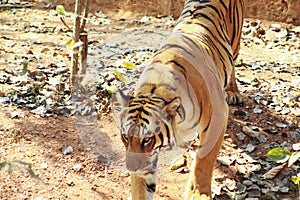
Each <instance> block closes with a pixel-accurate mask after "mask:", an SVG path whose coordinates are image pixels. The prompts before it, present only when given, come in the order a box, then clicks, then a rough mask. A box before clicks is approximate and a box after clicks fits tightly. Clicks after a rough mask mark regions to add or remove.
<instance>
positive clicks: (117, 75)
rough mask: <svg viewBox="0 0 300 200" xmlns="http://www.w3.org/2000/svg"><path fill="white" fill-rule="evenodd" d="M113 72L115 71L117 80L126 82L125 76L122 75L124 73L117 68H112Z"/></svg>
mask: <svg viewBox="0 0 300 200" xmlns="http://www.w3.org/2000/svg"><path fill="white" fill-rule="evenodd" d="M113 72H114V73H115V75H116V77H117V78H118V79H119V81H121V82H126V81H127V80H126V78H125V77H124V75H123V74H122V73H120V72H118V70H116V69H115V70H113Z"/></svg>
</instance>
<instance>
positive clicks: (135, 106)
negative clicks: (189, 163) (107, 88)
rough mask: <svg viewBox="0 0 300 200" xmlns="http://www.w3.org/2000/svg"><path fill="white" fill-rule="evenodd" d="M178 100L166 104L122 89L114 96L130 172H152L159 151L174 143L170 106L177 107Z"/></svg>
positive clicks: (153, 171) (141, 174)
mask: <svg viewBox="0 0 300 200" xmlns="http://www.w3.org/2000/svg"><path fill="white" fill-rule="evenodd" d="M120 98H121V99H120ZM179 104H180V102H179V100H178V99H176V100H173V101H171V102H168V103H167V104H166V102H165V101H164V100H162V99H161V98H158V97H149V96H147V97H145V96H138V97H129V96H125V95H124V94H122V93H121V94H116V95H115V96H114V97H113V106H114V111H115V114H116V118H117V122H118V123H119V126H120V128H121V139H122V142H123V143H124V146H125V148H126V167H127V169H128V170H129V171H130V172H131V173H136V174H138V175H140V176H148V175H153V174H154V173H155V171H156V168H157V161H158V153H159V151H160V150H161V149H164V148H171V147H172V146H174V145H175V142H176V139H175V138H174V137H172V136H173V135H174V134H173V131H174V130H173V129H172V119H173V117H172V113H175V111H173V112H171V110H174V109H175V110H176V109H177V107H178V106H179Z"/></svg>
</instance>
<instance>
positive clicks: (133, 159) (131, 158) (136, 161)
mask: <svg viewBox="0 0 300 200" xmlns="http://www.w3.org/2000/svg"><path fill="white" fill-rule="evenodd" d="M126 167H127V169H128V170H129V171H131V172H136V171H137V170H139V169H140V168H141V159H140V158H139V156H137V155H130V154H127V155H126Z"/></svg>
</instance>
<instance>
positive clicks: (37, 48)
mask: <svg viewBox="0 0 300 200" xmlns="http://www.w3.org/2000/svg"><path fill="white" fill-rule="evenodd" d="M68 15H70V14H68ZM138 19H139V20H140V19H141V17H140V16H139V18H138ZM0 20H1V23H2V27H4V28H5V29H2V30H1V35H0V36H1V40H2V41H1V45H2V46H1V48H0V50H1V51H0V53H1V54H0V56H1V58H0V68H1V69H9V68H12V67H13V65H12V63H9V62H8V61H7V60H10V59H8V58H11V56H14V55H20V56H22V55H24V56H25V57H26V56H28V55H29V54H31V52H33V53H40V52H44V51H43V50H44V49H45V48H47V49H48V50H47V51H48V52H50V53H48V54H44V53H43V54H41V56H40V57H39V58H37V59H34V60H33V61H30V66H29V67H30V68H32V69H36V68H37V67H38V66H39V64H43V65H45V66H48V65H49V64H51V63H52V62H55V61H57V60H60V61H63V62H66V63H67V65H69V64H70V57H69V56H68V55H66V53H65V48H64V46H65V45H66V43H67V41H68V40H69V39H70V33H69V32H67V31H66V30H65V27H64V26H63V25H62V24H61V22H60V21H59V18H58V17H57V16H56V15H55V14H53V13H52V11H50V10H42V9H34V10H30V9H11V10H9V11H1V12H0ZM32 22H35V23H37V24H46V25H47V27H52V28H53V29H54V31H52V32H51V31H49V29H48V30H46V31H33V29H34V26H32ZM68 23H71V22H70V21H68ZM271 23H272V22H268V21H264V22H263V25H264V26H269V25H270V24H271ZM28 24H29V25H28ZM30 24H31V25H30ZM37 26H38V25H37ZM134 26H137V27H143V26H145V27H147V28H151V27H155V26H157V24H155V23H149V24H146V25H145V24H141V23H136V22H132V21H130V20H128V21H127V20H115V21H114V20H113V19H111V20H110V23H109V24H105V23H103V22H102V23H98V25H96V24H95V23H91V24H89V25H88V27H89V29H91V30H93V34H91V35H90V40H91V41H99V42H101V40H102V38H104V37H107V36H109V35H110V34H112V33H114V32H117V31H118V30H119V31H120V29H118V27H123V29H124V28H127V27H131V28H132V27H134ZM281 26H282V27H290V25H287V24H281ZM28 27H31V29H30V30H29V31H26V30H28V29H27V28H28ZM116 27H117V28H116ZM161 28H166V29H171V28H172V27H171V26H168V25H167V26H162V27H161ZM97 32H98V33H101V34H97ZM298 45H299V44H298ZM295 51H296V57H295V56H294V54H289V53H286V51H280V50H278V49H266V48H261V47H260V46H259V45H253V46H247V45H245V44H243V45H242V49H241V52H240V57H239V60H240V61H241V60H243V61H249V62H250V61H251V60H253V61H254V60H255V61H257V60H259V61H266V62H267V61H272V62H274V63H276V62H279V63H290V64H291V67H292V68H294V70H298V71H299V56H297V55H299V53H300V50H299V46H298V49H296V50H295ZM18 59H19V58H16V59H15V61H16V60H18ZM295 59H296V60H295ZM12 60H14V59H12ZM262 72H263V73H262ZM236 73H237V77H238V78H240V79H243V78H245V77H246V78H247V79H248V80H258V81H257V82H256V83H254V82H252V81H251V84H252V85H254V86H256V85H257V84H264V82H268V81H271V80H274V84H275V85H276V83H278V82H276V81H277V80H280V79H284V80H286V81H287V82H289V80H292V79H295V77H294V76H292V75H291V74H290V73H285V72H283V73H277V72H276V71H275V72H274V71H272V70H266V71H257V70H253V69H251V68H247V67H243V66H242V67H238V68H237V70H236ZM298 75H299V73H298ZM296 80H299V77H296ZM238 83H239V88H240V90H241V91H242V95H243V97H244V99H245V103H244V106H232V107H230V117H229V123H228V131H227V134H226V136H225V140H224V144H223V149H222V151H221V152H220V157H225V156H231V155H233V154H236V155H238V154H239V153H240V151H241V148H242V147H243V145H244V144H251V142H253V139H252V138H251V137H247V138H246V139H245V140H239V139H238V138H237V133H240V132H243V128H244V127H246V126H247V127H248V126H255V127H257V129H258V130H259V131H258V132H259V133H260V134H263V135H264V136H265V137H266V139H267V140H266V141H265V142H257V141H255V142H254V143H255V150H254V152H251V153H254V154H255V155H256V158H261V159H265V156H264V155H265V153H266V152H267V151H268V150H270V149H268V148H265V147H264V145H266V144H272V143H274V142H276V143H278V144H282V143H285V142H288V143H289V144H293V143H296V142H299V139H298V138H293V137H291V135H290V134H289V133H290V132H292V131H293V132H298V133H299V127H300V120H299V115H295V114H293V113H287V114H284V115H282V114H280V113H278V112H277V111H275V110H274V109H272V108H269V107H267V106H263V105H261V104H259V105H258V104H257V102H255V99H253V98H250V96H251V95H254V94H256V92H258V91H259V89H258V88H257V89H256V90H254V89H253V90H248V89H245V88H247V84H246V86H245V84H243V81H239V82H238ZM268 83H269V82H268ZM255 84H256V85H255ZM0 86H1V91H0V95H2V96H3V95H4V91H5V87H4V85H1V83H0ZM260 92H262V91H260ZM263 93H268V92H267V91H264V92H263ZM269 93H270V94H266V95H270V96H272V92H271V91H269ZM298 95H300V93H299V91H298ZM296 101H298V104H297V105H299V96H298V100H296ZM257 107H258V108H259V109H261V111H262V112H257V113H255V112H253V110H254V109H255V108H257ZM15 112H17V113H18V116H13V113H15ZM245 113H247V114H245ZM258 113H259V114H258ZM245 115H247V119H245V118H244V117H245ZM75 120H76V118H75V117H63V116H61V115H57V116H50V117H41V116H38V115H35V114H32V113H29V112H28V111H26V110H24V109H20V108H18V107H17V106H11V105H9V106H7V105H1V104H0V155H1V156H2V157H1V160H0V162H3V161H13V160H22V161H25V162H28V163H32V164H33V166H32V169H33V171H34V172H35V173H36V174H37V175H38V176H39V177H40V178H41V179H42V180H43V182H41V181H38V180H35V179H33V178H32V177H31V176H30V175H29V174H28V173H25V172H23V173H19V172H18V171H17V170H15V171H14V172H13V173H12V174H11V175H10V176H9V175H8V173H7V172H6V171H5V170H1V171H0V198H1V199H3V200H12V199H13V200H17V199H18V200H19V199H22V200H27V199H28V200H29V199H34V200H35V199H36V200H46V199H47V200H48V199H118V200H125V199H127V197H128V196H129V194H130V181H129V175H128V173H126V172H124V171H120V170H117V169H115V168H113V167H111V166H106V165H105V164H103V163H100V162H98V161H97V160H96V159H95V157H94V156H93V155H92V151H93V150H92V149H89V148H86V147H85V145H84V144H83V142H82V140H81V139H80V137H79V136H78V134H77V127H76V126H75V123H74V121H75ZM277 122H280V123H284V124H289V125H288V126H283V127H278V128H277V129H278V130H279V132H280V134H272V133H267V130H270V129H272V128H274V126H275V125H274V124H275V123H277ZM98 123H99V127H101V131H102V132H105V133H107V134H109V135H110V136H111V138H113V140H114V141H113V142H115V143H117V144H118V145H119V147H120V148H122V144H121V140H120V138H119V135H118V133H119V131H118V128H117V127H116V125H115V123H114V121H113V117H112V115H111V114H108V115H103V116H101V117H99V121H98ZM68 146H72V147H73V149H74V150H73V152H71V153H70V154H68V155H64V154H63V153H62V150H63V149H64V148H66V147H68ZM269 162H271V161H269ZM297 164H298V166H299V161H298V163H297ZM237 171H238V170H237V168H236V166H235V165H234V164H233V165H230V166H225V165H223V164H221V163H220V162H217V164H216V167H215V170H214V174H215V183H214V184H215V185H216V186H220V185H222V184H221V183H223V182H224V181H225V180H227V179H231V180H235V181H236V182H240V181H242V180H243V177H244V176H245V177H246V176H247V175H245V174H239V173H238V172H237ZM263 171H266V170H264V169H263V168H262V169H260V170H259V172H261V173H262V172H263ZM291 172H293V173H294V172H296V173H299V167H298V168H294V169H293V170H292V171H291V169H289V168H285V169H284V170H282V172H280V173H279V174H278V175H277V176H276V177H275V178H274V179H272V180H271V181H270V182H278V181H279V182H280V180H282V179H283V178H288V177H290V175H291V174H293V173H291ZM252 173H254V172H252ZM187 178H188V173H177V172H174V171H171V170H170V168H169V167H168V166H167V167H166V166H165V167H162V168H160V170H159V178H158V185H157V192H156V199H166V200H172V199H173V200H176V199H182V194H183V191H184V187H185V183H186V180H187ZM289 185H292V183H291V181H290V183H289ZM291 187H293V186H291ZM224 193H225V194H226V192H224ZM274 193H275V196H274V197H273V196H272V198H271V197H264V198H265V199H268V198H269V199H291V200H292V199H296V198H297V190H296V189H294V190H292V189H290V190H289V192H287V193H281V192H278V191H275V192H274ZM225 196H226V195H225ZM220 199H222V196H220ZM223 199H228V197H227V198H226V197H224V198H223ZM257 199H262V198H257Z"/></svg>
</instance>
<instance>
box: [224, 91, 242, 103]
mask: <svg viewBox="0 0 300 200" xmlns="http://www.w3.org/2000/svg"><path fill="white" fill-rule="evenodd" d="M225 99H226V102H227V103H228V105H240V106H242V105H243V98H242V96H241V95H240V93H239V92H232V91H226V96H225Z"/></svg>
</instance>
